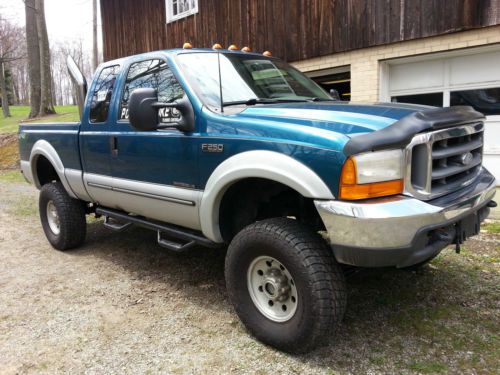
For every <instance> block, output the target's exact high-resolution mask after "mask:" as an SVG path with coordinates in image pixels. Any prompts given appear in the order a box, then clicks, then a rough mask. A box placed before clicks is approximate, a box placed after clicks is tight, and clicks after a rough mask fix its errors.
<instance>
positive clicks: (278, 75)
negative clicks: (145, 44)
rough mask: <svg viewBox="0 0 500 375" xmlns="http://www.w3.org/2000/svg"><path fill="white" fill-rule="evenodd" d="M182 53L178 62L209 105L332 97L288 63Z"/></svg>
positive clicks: (239, 56) (315, 99)
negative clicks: (220, 84)
mask: <svg viewBox="0 0 500 375" xmlns="http://www.w3.org/2000/svg"><path fill="white" fill-rule="evenodd" d="M217 55H218V54H217V53H196V52H193V53H185V54H180V55H178V60H177V61H178V62H179V65H180V67H181V69H182V70H183V72H184V74H185V75H186V77H187V79H188V81H189V83H190V84H191V86H192V87H193V88H194V89H195V91H196V92H197V94H198V95H199V96H200V98H201V100H202V101H203V102H204V103H205V104H206V105H207V106H209V107H211V108H212V109H215V110H219V109H220V107H221V99H220V92H221V90H220V86H219V82H220V81H222V99H223V105H224V106H227V105H239V104H241V105H254V104H267V103H280V102H293V101H311V100H314V101H319V100H332V98H331V97H330V96H329V95H328V94H327V93H326V92H325V91H324V90H323V89H322V88H321V87H320V86H318V85H317V84H316V83H315V82H313V81H312V80H311V79H309V78H308V77H306V76H305V75H304V74H302V73H301V72H299V71H298V70H297V69H295V68H293V67H292V66H290V65H288V64H286V63H284V62H283V61H280V60H277V59H270V58H267V57H264V56H256V55H248V56H245V55H240V54H232V53H228V54H224V53H220V75H221V80H219V62H218V56H217Z"/></svg>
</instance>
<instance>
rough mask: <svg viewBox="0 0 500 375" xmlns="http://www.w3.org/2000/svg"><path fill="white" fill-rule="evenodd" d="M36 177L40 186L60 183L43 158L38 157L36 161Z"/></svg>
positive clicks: (53, 170)
mask: <svg viewBox="0 0 500 375" xmlns="http://www.w3.org/2000/svg"><path fill="white" fill-rule="evenodd" d="M36 176H37V178H38V182H39V183H40V186H43V185H45V184H48V183H51V182H54V181H60V179H59V175H58V174H57V172H56V170H55V168H54V167H53V165H52V164H51V163H50V161H49V160H48V159H47V158H46V157H45V156H41V155H40V156H39V157H38V158H37V160H36Z"/></svg>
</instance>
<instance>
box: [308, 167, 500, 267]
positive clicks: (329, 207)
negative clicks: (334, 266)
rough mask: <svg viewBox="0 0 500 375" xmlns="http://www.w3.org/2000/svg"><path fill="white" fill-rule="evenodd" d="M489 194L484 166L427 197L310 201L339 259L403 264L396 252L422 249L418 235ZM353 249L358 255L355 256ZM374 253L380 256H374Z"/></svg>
mask: <svg viewBox="0 0 500 375" xmlns="http://www.w3.org/2000/svg"><path fill="white" fill-rule="evenodd" d="M494 195H495V178H494V177H493V176H492V175H491V174H490V173H489V172H488V171H487V170H486V169H483V170H482V172H481V174H480V175H479V176H478V177H477V179H476V181H475V182H474V183H473V184H472V185H470V186H468V187H466V188H463V189H461V190H460V191H457V192H454V193H451V194H448V195H447V196H445V197H441V198H437V199H434V200H432V201H427V202H424V201H420V200H418V199H415V198H412V197H406V196H397V197H391V198H386V199H373V200H367V201H362V202H347V201H336V200H332V201H322V200H316V201H315V202H314V203H315V205H316V208H317V210H318V212H319V214H320V216H321V218H322V220H323V223H324V225H325V227H326V229H327V237H328V240H329V242H330V244H331V245H332V248H333V251H334V253H335V255H336V257H337V260H338V261H339V262H341V263H347V264H353V265H360V266H391V265H397V266H402V265H401V264H402V263H405V262H403V261H402V260H401V259H403V258H404V257H402V256H399V255H400V254H402V252H405V256H406V255H411V254H410V253H411V252H415V251H419V250H421V247H423V246H425V244H422V243H423V242H422V238H421V237H422V236H424V235H425V234H426V233H428V232H429V231H431V230H434V229H437V228H443V227H447V226H450V225H452V224H454V223H456V222H457V221H459V220H461V219H462V218H464V217H466V216H468V215H470V214H473V213H475V212H477V211H478V210H479V209H481V208H482V207H485V206H486V205H487V203H488V202H489V201H490V200H491V199H492V198H493V196H494ZM446 245H447V244H445V245H444V246H443V247H445V246H446ZM357 250H359V251H358V253H359V254H357V255H356V254H355V253H356V251H357ZM370 250H373V251H370ZM439 250H441V249H439ZM361 253H362V254H368V255H369V257H370V258H371V259H367V260H364V259H362V258H363V257H364V255H363V256H361V255H360V254H361ZM406 253H408V254H406ZM382 254H384V256H382ZM388 254H389V256H387V255H388ZM391 254H392V255H391ZM394 254H395V255H397V256H394ZM378 255H380V256H381V258H383V259H381V260H380V261H377V259H376V257H377V256H378ZM391 256H392V257H393V258H398V259H399V260H397V259H394V264H391V263H393V262H392V261H391V259H390V258H391ZM401 262H402V263H401ZM355 263H357V264H355ZM360 263H361V264H360ZM404 266H406V264H404Z"/></svg>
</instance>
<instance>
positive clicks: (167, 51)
mask: <svg viewBox="0 0 500 375" xmlns="http://www.w3.org/2000/svg"><path fill="white" fill-rule="evenodd" d="M210 52H211V53H215V52H221V53H224V54H234V55H245V56H248V55H252V56H259V57H265V58H268V59H273V58H275V57H273V56H263V55H262V53H258V52H243V51H240V50H228V49H213V48H189V49H186V48H172V49H163V50H157V51H151V52H144V53H138V54H135V55H130V56H126V57H120V58H118V59H114V60H109V61H106V62H103V63H102V64H100V65H99V68H103V67H106V66H111V65H121V64H123V63H124V62H125V61H127V60H136V59H140V58H145V59H147V58H150V57H158V53H164V54H166V55H181V54H186V53H210Z"/></svg>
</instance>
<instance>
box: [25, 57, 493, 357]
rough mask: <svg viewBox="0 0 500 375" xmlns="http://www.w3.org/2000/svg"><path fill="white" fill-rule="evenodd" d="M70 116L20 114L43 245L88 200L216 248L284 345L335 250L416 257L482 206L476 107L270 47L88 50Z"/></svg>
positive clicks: (81, 217) (248, 312) (314, 332)
mask: <svg viewBox="0 0 500 375" xmlns="http://www.w3.org/2000/svg"><path fill="white" fill-rule="evenodd" d="M69 68H70V72H72V75H73V78H74V80H75V81H76V82H77V83H78V87H79V92H80V94H81V95H80V98H81V102H82V103H84V106H83V107H82V116H81V122H80V123H69V124H39V125H22V126H21V127H20V131H19V141H20V142H19V145H20V146H19V147H20V152H21V159H22V161H21V168H22V171H23V174H24V176H25V177H26V179H27V180H28V181H30V182H32V183H34V184H35V186H36V187H37V188H38V189H40V190H41V192H40V203H39V209H40V218H41V222H42V226H43V229H44V231H45V234H46V236H47V238H48V240H49V242H50V243H51V244H52V246H53V247H54V248H56V249H59V250H68V249H71V248H74V247H77V246H79V245H81V244H82V243H83V241H84V239H85V231H86V230H85V228H86V215H88V214H95V215H97V216H103V217H104V218H105V220H104V225H106V226H107V227H109V228H110V229H113V230H117V231H121V230H123V229H125V228H127V227H128V226H130V225H133V224H135V225H139V226H143V227H146V228H150V229H153V230H154V231H156V232H157V239H158V243H159V244H160V245H161V246H164V247H165V248H167V249H170V250H171V251H185V250H187V249H189V248H191V247H192V246H193V245H203V246H208V247H217V246H220V247H221V251H224V249H226V248H227V247H226V245H228V248H227V257H226V263H225V269H226V271H225V277H226V283H227V289H228V293H229V298H230V300H231V302H232V303H233V305H234V308H235V310H236V312H237V314H238V315H239V317H240V318H241V320H242V321H243V323H244V324H245V326H246V327H247V328H248V329H249V331H250V332H251V333H253V334H254V335H255V336H256V337H257V338H258V339H260V340H262V341H263V342H265V343H267V344H270V345H272V346H275V347H277V348H279V349H281V350H285V351H290V352H304V351H308V350H310V349H312V348H314V347H315V346H317V345H318V344H320V343H321V342H323V341H324V340H325V339H327V338H328V337H329V336H330V335H331V334H333V332H334V330H332V329H333V328H335V327H336V326H337V325H338V323H339V322H340V321H341V319H342V317H343V314H344V310H345V306H346V286H345V281H344V276H343V273H342V267H341V264H343V265H351V266H360V267H389V266H392V267H400V268H406V267H418V266H419V265H422V264H424V263H425V262H428V261H429V260H430V259H432V258H433V257H435V256H436V255H437V254H438V253H439V252H440V251H441V250H442V249H443V248H444V247H446V246H448V245H450V244H455V245H456V246H457V249H459V247H460V244H461V243H462V242H463V241H464V240H465V239H466V238H467V237H469V236H473V235H475V234H477V233H478V232H479V226H480V223H481V221H483V220H484V219H485V218H486V216H487V215H488V212H489V208H488V207H492V206H495V204H496V203H495V202H494V201H492V198H493V196H494V194H495V181H494V178H493V176H492V175H491V174H490V173H489V172H488V171H487V170H486V169H484V168H483V167H482V165H481V164H482V148H483V130H484V127H483V115H481V114H480V113H478V112H475V111H474V110H473V109H472V108H470V107H452V108H433V107H423V106H414V105H404V104H403V105H402V104H387V103H377V104H372V105H361V104H355V103H343V102H338V101H335V100H333V99H332V97H331V96H330V95H329V94H327V93H326V92H325V91H323V89H321V88H320V87H319V86H318V85H316V84H315V83H314V82H313V81H311V80H310V79H309V78H307V77H306V76H304V75H303V74H301V73H300V72H299V71H297V70H296V69H294V68H293V67H291V66H289V65H287V64H286V63H284V62H282V61H280V60H279V59H276V58H272V57H266V56H263V55H260V54H254V53H245V52H235V51H228V50H212V49H175V50H168V51H158V52H154V53H148V54H142V55H138V56H132V57H128V58H124V59H120V60H115V61H109V62H106V63H105V64H103V65H101V66H100V67H99V68H98V70H97V72H96V74H95V78H94V80H93V82H92V84H91V85H90V90H89V91H88V93H87V92H86V91H87V90H86V83H85V80H84V79H83V76H82V75H81V73H80V72H79V71H78V69H77V67H76V65H75V64H74V63H72V62H71V61H70V64H69Z"/></svg>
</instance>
